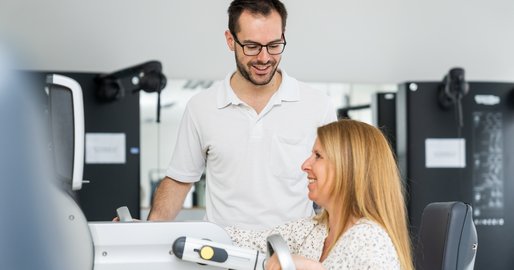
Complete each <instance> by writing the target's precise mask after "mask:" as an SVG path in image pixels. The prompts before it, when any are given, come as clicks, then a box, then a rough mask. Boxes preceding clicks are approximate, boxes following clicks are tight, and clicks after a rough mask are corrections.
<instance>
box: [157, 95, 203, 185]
mask: <svg viewBox="0 0 514 270" xmlns="http://www.w3.org/2000/svg"><path fill="white" fill-rule="evenodd" d="M193 109H194V107H192V106H191V103H188V105H187V106H186V110H185V111H184V114H183V116H182V120H181V122H180V127H179V130H178V136H177V141H176V144H175V149H174V151H173V154H172V156H171V161H170V165H169V167H168V170H167V171H166V175H167V176H169V177H171V178H173V179H175V180H177V181H180V182H188V183H190V182H196V181H198V180H200V177H201V176H202V174H203V172H204V170H205V160H206V150H205V149H202V144H201V137H200V131H199V129H198V128H197V124H196V122H195V119H194V114H193Z"/></svg>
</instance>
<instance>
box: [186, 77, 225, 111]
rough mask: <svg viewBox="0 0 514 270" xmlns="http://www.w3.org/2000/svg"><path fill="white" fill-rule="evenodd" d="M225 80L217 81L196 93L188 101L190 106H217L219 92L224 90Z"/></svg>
mask: <svg viewBox="0 0 514 270" xmlns="http://www.w3.org/2000/svg"><path fill="white" fill-rule="evenodd" d="M222 87H223V82H222V81H216V82H214V83H213V84H212V85H211V86H209V87H208V88H206V89H203V90H201V91H200V92H198V93H196V94H194V95H193V96H192V97H191V98H190V99H189V101H188V106H189V107H198V106H199V107H205V106H208V105H212V106H216V101H217V96H218V92H219V91H221V90H222Z"/></svg>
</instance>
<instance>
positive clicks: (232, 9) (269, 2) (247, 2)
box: [228, 0, 287, 34]
mask: <svg viewBox="0 0 514 270" xmlns="http://www.w3.org/2000/svg"><path fill="white" fill-rule="evenodd" d="M273 10H275V11H277V12H278V14H280V17H281V18H282V32H283V33H284V32H285V30H286V20H287V10H286V7H285V6H284V4H283V3H282V2H280V1H279V0H234V1H232V3H231V4H230V6H229V7H228V29H229V30H230V32H231V33H234V34H235V33H237V32H239V30H240V27H239V24H238V21H239V17H240V16H241V14H242V13H243V11H249V12H250V13H252V14H255V15H264V16H268V15H269V14H271V12H272V11H273Z"/></svg>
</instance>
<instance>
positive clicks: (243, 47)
mask: <svg viewBox="0 0 514 270" xmlns="http://www.w3.org/2000/svg"><path fill="white" fill-rule="evenodd" d="M230 33H231V34H232V37H234V41H235V42H236V43H237V44H238V45H239V46H241V48H242V49H243V53H244V55H246V56H257V55H259V54H260V53H261V52H262V48H263V47H266V52H268V54H269V55H281V54H282V53H283V52H284V50H285V49H286V44H287V42H286V36H285V35H284V33H282V36H281V38H282V39H283V40H284V42H281V41H280V42H275V41H272V42H270V43H268V44H266V45H263V44H260V43H258V42H253V41H252V44H243V43H241V41H239V39H238V38H237V36H236V34H235V33H233V32H230ZM276 44H284V47H282V51H281V52H280V53H270V52H269V49H268V46H270V45H276ZM248 45H253V46H257V45H258V46H260V48H259V52H257V53H256V54H253V55H248V54H246V53H245V46H248Z"/></svg>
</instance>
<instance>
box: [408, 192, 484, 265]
mask: <svg viewBox="0 0 514 270" xmlns="http://www.w3.org/2000/svg"><path fill="white" fill-rule="evenodd" d="M477 247H478V240H477V232H476V228H475V224H474V223H473V219H472V209H471V206H470V205H468V204H465V203H463V202H435V203H430V204H429V205H427V206H426V207H425V209H424V210H423V215H422V217H421V225H420V230H419V243H418V246H417V248H416V250H415V253H416V254H415V264H416V269H418V270H457V269H458V270H461V269H473V268H474V265H475V256H476V252H477Z"/></svg>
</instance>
